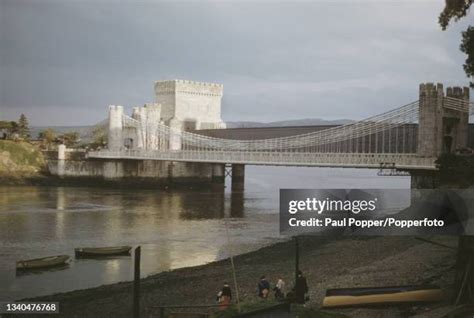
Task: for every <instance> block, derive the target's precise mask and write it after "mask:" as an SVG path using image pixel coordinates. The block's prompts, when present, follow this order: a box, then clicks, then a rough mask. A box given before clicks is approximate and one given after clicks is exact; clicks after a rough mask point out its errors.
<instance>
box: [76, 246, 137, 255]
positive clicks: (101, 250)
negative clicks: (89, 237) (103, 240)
mask: <svg viewBox="0 0 474 318" xmlns="http://www.w3.org/2000/svg"><path fill="white" fill-rule="evenodd" d="M131 249H132V247H131V246H111V247H80V248H76V249H74V251H75V254H76V256H114V255H128V254H130V250H131Z"/></svg>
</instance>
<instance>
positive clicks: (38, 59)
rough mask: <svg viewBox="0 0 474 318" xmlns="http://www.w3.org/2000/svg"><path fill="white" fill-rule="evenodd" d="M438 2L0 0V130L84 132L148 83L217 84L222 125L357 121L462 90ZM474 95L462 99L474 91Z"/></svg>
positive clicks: (455, 32) (141, 93)
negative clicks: (424, 87) (25, 126)
mask: <svg viewBox="0 0 474 318" xmlns="http://www.w3.org/2000/svg"><path fill="white" fill-rule="evenodd" d="M443 6H444V0H429V1H421V0H420V1H381V0H374V1H349V0H347V1H343V0H339V1H334V0H333V1H329V0H328V1H270V0H253V1H140V2H136V1H133V2H132V1H112V0H99V1H92V0H88V1H85V0H84V1H81V0H74V1H73V0H70V1H63V0H58V1H40V0H30V1H24V0H0V14H1V17H0V36H1V51H0V53H1V60H0V66H1V69H0V81H1V86H0V89H1V91H0V93H1V96H0V97H1V99H0V118H1V119H17V118H18V116H19V114H20V113H25V114H26V115H27V116H28V117H29V119H30V122H31V124H33V125H88V124H93V123H96V122H98V121H100V120H101V119H103V118H105V116H106V110H107V105H109V104H119V105H124V106H125V107H126V108H127V109H131V107H132V106H137V105H143V104H144V103H145V102H150V101H153V100H154V92H153V82H154V81H155V80H164V79H190V80H196V81H206V82H217V83H222V84H224V98H223V112H222V113H223V119H224V120H226V121H236V120H252V121H274V120H286V119H299V118H310V117H311V118H325V119H339V118H350V119H360V118H364V117H367V116H369V115H374V114H377V113H380V112H382V111H385V110H389V109H391V108H394V107H396V106H400V105H402V104H405V103H408V102H410V101H413V100H416V99H417V98H418V97H417V94H418V84H419V83H421V82H428V81H431V82H436V81H439V82H443V83H445V84H446V85H466V84H467V82H468V80H467V78H466V76H465V74H464V72H463V69H462V64H463V62H464V60H465V56H464V55H463V53H461V52H460V51H459V43H460V37H461V36H460V31H461V30H464V29H466V27H467V24H468V23H469V22H471V23H472V21H473V13H472V12H471V14H470V16H469V17H467V18H465V19H464V20H463V21H461V22H458V23H456V24H452V25H451V26H450V28H449V29H448V31H445V32H443V31H441V29H440V28H439V26H438V24H437V18H438V15H439V13H440V11H441V10H442V8H443ZM471 93H472V92H471Z"/></svg>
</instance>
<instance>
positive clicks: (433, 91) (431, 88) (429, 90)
mask: <svg viewBox="0 0 474 318" xmlns="http://www.w3.org/2000/svg"><path fill="white" fill-rule="evenodd" d="M422 95H427V96H429V95H431V96H438V95H442V96H444V88H443V84H441V83H436V85H435V84H434V83H423V84H420V96H422Z"/></svg>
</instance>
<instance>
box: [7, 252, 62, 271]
mask: <svg viewBox="0 0 474 318" xmlns="http://www.w3.org/2000/svg"><path fill="white" fill-rule="evenodd" d="M69 259H70V257H69V256H68V255H56V256H48V257H42V258H35V259H29V260H22V261H18V262H16V269H18V270H27V269H38V268H48V267H54V266H59V265H65V264H67V262H68V261H69Z"/></svg>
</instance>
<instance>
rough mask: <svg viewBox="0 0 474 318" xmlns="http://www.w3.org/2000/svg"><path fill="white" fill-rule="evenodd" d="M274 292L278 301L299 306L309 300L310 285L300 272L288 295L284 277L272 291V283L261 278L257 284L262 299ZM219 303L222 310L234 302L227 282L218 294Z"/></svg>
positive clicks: (258, 293) (280, 278)
mask: <svg viewBox="0 0 474 318" xmlns="http://www.w3.org/2000/svg"><path fill="white" fill-rule="evenodd" d="M271 290H273V292H274V297H275V299H277V300H285V299H287V300H289V301H292V302H296V303H297V304H304V303H305V302H306V301H307V300H308V297H307V293H308V283H307V281H306V278H305V277H304V276H303V273H302V272H301V271H298V275H297V278H296V282H295V286H294V287H293V288H292V290H291V291H289V292H288V293H286V284H285V281H284V280H283V278H282V277H279V278H278V280H277V283H276V284H275V286H274V287H273V289H271V286H270V282H269V281H268V280H267V278H266V277H265V276H261V277H260V281H259V282H258V284H257V295H258V297H260V298H262V299H267V298H268V297H269V295H270V291H271ZM217 302H218V303H219V305H220V306H221V308H222V309H225V308H227V307H228V306H229V305H230V304H231V302H232V290H231V289H230V286H229V284H228V283H227V282H224V286H223V287H222V289H221V290H220V291H219V293H218V294H217Z"/></svg>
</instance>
